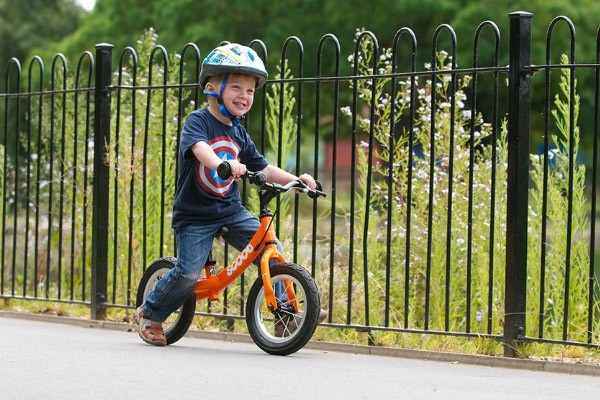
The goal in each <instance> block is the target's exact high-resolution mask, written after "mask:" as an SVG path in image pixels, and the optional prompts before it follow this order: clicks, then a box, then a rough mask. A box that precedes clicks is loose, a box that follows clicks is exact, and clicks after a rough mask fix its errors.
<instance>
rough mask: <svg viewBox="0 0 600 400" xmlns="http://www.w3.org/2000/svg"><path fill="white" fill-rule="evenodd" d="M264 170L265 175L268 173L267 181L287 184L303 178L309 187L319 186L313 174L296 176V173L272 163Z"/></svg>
mask: <svg viewBox="0 0 600 400" xmlns="http://www.w3.org/2000/svg"><path fill="white" fill-rule="evenodd" d="M262 172H264V173H265V175H267V181H269V182H274V183H279V184H280V185H285V184H288V183H289V182H292V181H297V180H301V181H302V182H304V183H305V184H306V185H307V186H308V187H309V188H311V189H316V188H317V183H316V182H315V179H314V178H313V177H312V176H310V175H309V174H302V175H300V176H296V175H293V174H290V173H289V172H287V171H284V170H283V169H281V168H279V167H276V166H275V165H271V164H269V165H267V167H266V168H265V169H263V170H262Z"/></svg>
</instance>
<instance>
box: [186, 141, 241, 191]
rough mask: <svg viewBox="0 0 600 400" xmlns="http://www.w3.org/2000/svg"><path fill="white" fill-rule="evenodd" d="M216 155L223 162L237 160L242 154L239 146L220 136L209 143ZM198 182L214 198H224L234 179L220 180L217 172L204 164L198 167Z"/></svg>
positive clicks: (199, 164)
mask: <svg viewBox="0 0 600 400" xmlns="http://www.w3.org/2000/svg"><path fill="white" fill-rule="evenodd" d="M209 145H210V147H212V149H213V150H214V152H215V154H216V155H217V156H219V158H221V160H223V161H227V160H235V159H237V156H238V154H239V152H240V149H239V147H238V145H237V144H236V143H235V142H233V141H232V140H231V139H230V138H228V137H227V136H220V137H217V138H214V139H212V140H211V141H210V142H209ZM196 181H197V182H198V184H199V185H200V186H201V187H202V188H203V189H204V190H206V191H207V192H208V193H210V194H212V195H213V196H220V197H224V196H225V195H226V194H227V192H229V187H230V186H231V184H232V183H233V178H229V179H227V180H223V179H221V178H219V175H218V174H217V171H215V170H213V169H210V168H208V167H206V166H205V165H204V164H201V163H198V164H197V165H196Z"/></svg>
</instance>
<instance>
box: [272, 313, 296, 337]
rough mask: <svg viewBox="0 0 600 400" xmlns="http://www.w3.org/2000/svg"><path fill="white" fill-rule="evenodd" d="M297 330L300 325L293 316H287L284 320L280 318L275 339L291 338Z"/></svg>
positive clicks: (277, 322) (276, 326) (276, 323)
mask: <svg viewBox="0 0 600 400" xmlns="http://www.w3.org/2000/svg"><path fill="white" fill-rule="evenodd" d="M276 318H277V317H276ZM296 329H298V324H297V323H296V320H295V319H294V318H293V317H291V316H288V315H285V316H283V318H279V319H278V320H277V321H275V337H287V336H290V335H291V334H292V333H294V332H295V331H296Z"/></svg>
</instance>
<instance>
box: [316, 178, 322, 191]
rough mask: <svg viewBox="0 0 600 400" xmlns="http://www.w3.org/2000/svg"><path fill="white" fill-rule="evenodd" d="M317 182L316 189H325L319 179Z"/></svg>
mask: <svg viewBox="0 0 600 400" xmlns="http://www.w3.org/2000/svg"><path fill="white" fill-rule="evenodd" d="M315 183H316V184H317V188H316V189H317V190H318V191H319V192H321V191H323V185H321V182H319V181H317V180H315Z"/></svg>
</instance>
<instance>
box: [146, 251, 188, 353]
mask: <svg viewBox="0 0 600 400" xmlns="http://www.w3.org/2000/svg"><path fill="white" fill-rule="evenodd" d="M176 263H177V259H175V258H173V257H165V258H160V259H158V260H156V261H154V262H153V263H152V264H151V265H150V266H149V267H148V269H146V271H145V272H144V275H142V279H141V280H140V284H139V285H138V291H137V297H136V302H135V306H136V308H137V307H139V306H141V305H142V304H144V301H145V300H146V297H148V295H149V294H150V292H151V291H152V289H154V286H156V284H157V283H158V281H160V280H161V279H162V277H163V276H165V275H166V274H167V273H168V272H169V271H170V270H171V269H173V268H175V264H176ZM195 311H196V296H195V295H194V294H192V295H191V296H190V297H189V298H188V299H187V300H186V301H185V303H183V305H182V306H181V307H180V308H179V309H178V310H177V311H175V312H174V313H173V314H171V315H170V316H169V318H167V319H166V320H165V321H164V322H163V329H164V331H165V337H166V338H167V344H173V343H175V342H176V341H178V340H179V339H181V338H182V337H183V335H185V333H186V332H187V330H188V329H189V327H190V325H191V324H192V320H193V319H194V313H195Z"/></svg>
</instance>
